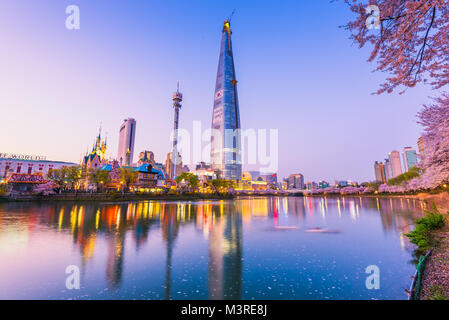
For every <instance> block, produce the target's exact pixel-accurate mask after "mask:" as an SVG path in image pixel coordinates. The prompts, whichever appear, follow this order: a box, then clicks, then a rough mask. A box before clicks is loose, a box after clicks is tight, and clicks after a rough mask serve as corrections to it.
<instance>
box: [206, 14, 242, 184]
mask: <svg viewBox="0 0 449 320" xmlns="http://www.w3.org/2000/svg"><path fill="white" fill-rule="evenodd" d="M231 34H232V33H231V27H230V24H229V22H228V21H225V23H224V26H223V33H222V37H221V48H220V57H219V60H218V71H217V80H216V85H215V95H214V110H213V115H212V129H213V130H214V132H213V134H212V137H211V163H212V169H214V170H218V171H219V172H220V177H221V178H223V179H228V180H241V178H242V164H241V141H240V139H241V137H240V134H241V133H240V114H239V102H238V95H237V80H236V76H235V68H234V57H233V52H232V42H231Z"/></svg>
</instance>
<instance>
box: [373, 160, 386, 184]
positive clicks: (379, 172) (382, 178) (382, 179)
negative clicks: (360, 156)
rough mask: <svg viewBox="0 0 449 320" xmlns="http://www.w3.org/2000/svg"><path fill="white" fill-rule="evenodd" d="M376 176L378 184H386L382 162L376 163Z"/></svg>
mask: <svg viewBox="0 0 449 320" xmlns="http://www.w3.org/2000/svg"><path fill="white" fill-rule="evenodd" d="M374 176H375V177H376V182H378V183H386V182H387V180H386V176H385V166H384V164H383V163H382V162H377V161H376V162H374Z"/></svg>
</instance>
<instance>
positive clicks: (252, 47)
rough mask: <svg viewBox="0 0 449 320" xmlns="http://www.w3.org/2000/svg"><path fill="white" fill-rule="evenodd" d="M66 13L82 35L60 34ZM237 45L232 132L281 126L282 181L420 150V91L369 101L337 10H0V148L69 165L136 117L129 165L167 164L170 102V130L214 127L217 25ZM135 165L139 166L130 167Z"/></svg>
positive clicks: (333, 174)
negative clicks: (176, 98) (176, 114)
mask: <svg viewBox="0 0 449 320" xmlns="http://www.w3.org/2000/svg"><path fill="white" fill-rule="evenodd" d="M70 4H76V5H78V6H79V7H80V11H81V29H80V30H77V31H70V30H67V29H66V28H65V19H66V14H65V8H66V6H67V5H70ZM234 8H236V14H235V16H234V18H233V21H232V29H233V47H234V58H235V63H236V72H237V77H238V80H239V99H240V113H241V123H242V128H243V129H247V128H254V129H258V128H264V129H270V128H274V129H278V130H279V139H280V144H279V176H280V177H283V176H286V175H288V174H289V173H298V172H299V173H303V174H304V175H305V178H306V180H321V179H327V180H330V181H334V180H336V179H352V180H357V181H360V182H361V181H367V180H373V178H374V177H373V175H374V172H373V171H374V170H373V162H374V161H375V160H382V159H383V158H385V157H386V155H387V153H388V152H389V151H391V150H393V149H398V150H402V148H403V147H404V146H413V147H415V146H416V140H417V138H418V137H419V134H420V130H421V128H420V127H419V126H418V125H417V124H416V118H415V114H416V112H417V111H418V110H419V109H420V106H421V104H422V103H425V102H428V101H429V99H428V96H430V95H431V91H430V90H429V88H422V87H417V88H414V89H409V90H408V91H407V92H406V93H405V94H404V95H398V94H397V93H394V94H390V95H382V96H376V95H372V94H371V93H372V92H374V91H375V90H376V89H377V88H378V86H379V84H380V83H381V82H382V80H383V79H384V77H385V75H383V74H379V73H372V70H373V69H374V67H375V65H373V64H369V63H367V62H366V60H367V58H368V54H369V50H367V49H363V50H360V49H359V48H358V47H357V46H356V45H353V44H352V42H351V41H350V40H349V39H348V38H349V34H348V32H347V31H345V30H344V29H342V28H339V26H340V25H343V24H344V23H346V22H347V21H348V20H349V19H350V18H351V13H350V12H349V10H348V9H347V8H346V7H345V5H344V3H342V1H339V2H334V3H331V2H330V1H329V2H328V1H287V0H285V1H282V2H281V3H279V2H278V1H226V2H223V1H215V0H208V1H198V0H189V1H181V0H180V1H134V2H129V1H113V2H112V1H103V0H94V1H93V0H89V1H87V0H72V1H62V0H60V1H57V2H56V1H51V0H40V1H31V0H29V1H26V0H2V1H1V2H0V42H1V44H2V50H0V70H1V72H0V109H1V112H2V117H1V118H2V120H3V121H2V125H1V126H0V135H1V139H0V152H10V153H22V154H38V155H46V156H47V158H49V159H52V160H65V161H74V162H78V161H79V159H80V157H81V154H82V153H84V152H85V151H86V149H87V148H88V147H89V148H91V147H92V143H93V140H94V137H95V135H96V134H97V133H98V128H99V125H100V122H101V123H102V126H103V132H107V133H108V143H109V150H108V154H110V156H111V157H115V156H116V151H117V146H118V130H119V127H120V124H121V122H122V121H123V119H125V118H127V117H133V118H135V119H136V120H137V135H136V146H135V150H136V155H137V153H138V152H139V151H141V150H144V149H147V150H152V151H153V152H154V153H155V156H156V161H158V162H163V161H164V162H165V158H166V154H167V152H168V151H169V150H170V146H171V143H170V140H169V135H170V131H171V129H172V123H173V109H172V107H171V100H170V99H171V94H172V92H173V91H174V90H175V89H176V81H177V80H180V82H181V91H182V92H183V94H184V103H183V108H182V110H181V115H180V126H181V127H182V128H186V129H188V130H191V128H192V122H193V121H195V120H199V121H202V125H203V128H204V127H207V126H209V125H210V121H211V116H212V106H213V97H214V87H215V77H216V71H217V62H218V52H219V41H220V36H221V34H220V33H221V27H222V23H223V20H224V19H225V18H226V17H227V16H228V15H229V14H230V13H231V12H232V10H233V9H234ZM136 155H135V157H136Z"/></svg>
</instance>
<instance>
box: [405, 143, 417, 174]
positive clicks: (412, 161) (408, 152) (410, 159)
mask: <svg viewBox="0 0 449 320" xmlns="http://www.w3.org/2000/svg"><path fill="white" fill-rule="evenodd" d="M402 157H403V158H404V166H405V171H406V172H407V171H409V170H410V168H412V167H415V166H416V165H417V164H418V155H417V154H416V150H415V149H413V148H411V147H405V148H404V151H403V152H402Z"/></svg>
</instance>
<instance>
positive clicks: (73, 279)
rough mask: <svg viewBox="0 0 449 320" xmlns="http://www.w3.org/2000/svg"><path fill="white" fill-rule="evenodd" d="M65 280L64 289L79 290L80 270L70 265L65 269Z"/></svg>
mask: <svg viewBox="0 0 449 320" xmlns="http://www.w3.org/2000/svg"><path fill="white" fill-rule="evenodd" d="M65 274H67V275H68V276H67V278H66V280H65V287H66V288H67V289H68V290H74V289H76V290H79V289H80V268H79V267H78V266H75V265H70V266H67V268H65Z"/></svg>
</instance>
